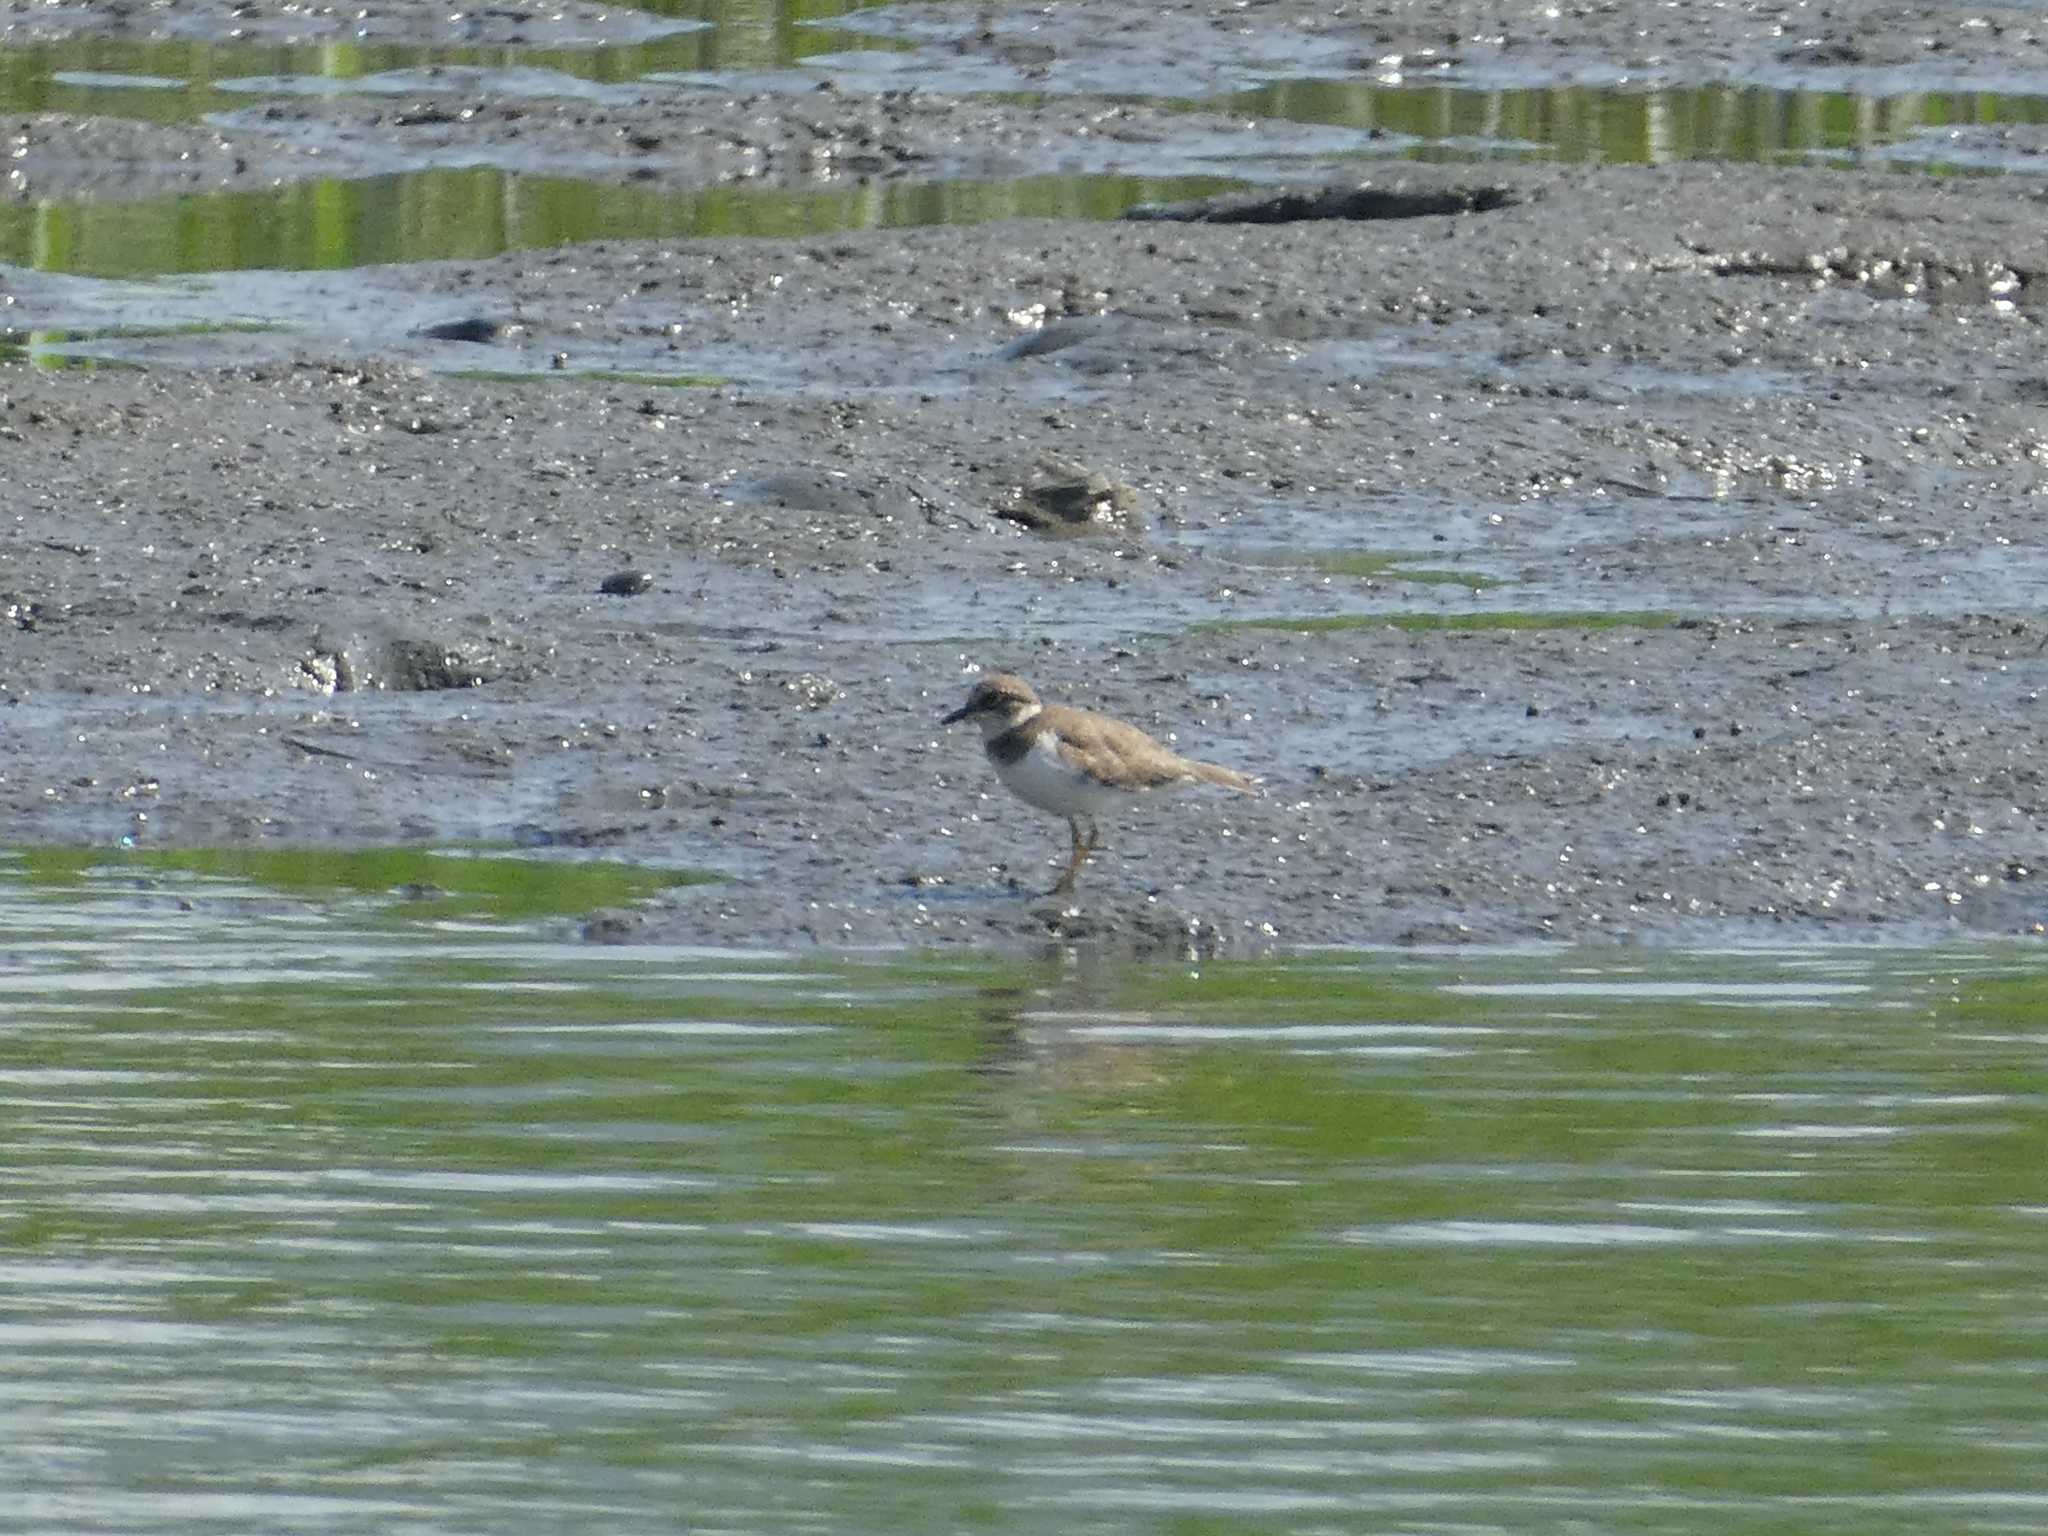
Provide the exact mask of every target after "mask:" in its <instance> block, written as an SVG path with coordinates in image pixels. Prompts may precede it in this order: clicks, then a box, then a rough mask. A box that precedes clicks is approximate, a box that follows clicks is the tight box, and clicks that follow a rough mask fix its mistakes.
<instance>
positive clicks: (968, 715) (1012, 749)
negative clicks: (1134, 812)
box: [944, 672, 1259, 896]
mask: <svg viewBox="0 0 2048 1536" xmlns="http://www.w3.org/2000/svg"><path fill="white" fill-rule="evenodd" d="M956 720H972V721H973V722H974V723H975V724H976V725H978V726H980V727H981V735H982V750H983V751H985V752H987V753H988V760H989V761H990V762H991V763H993V764H994V765H995V770H996V777H997V778H999V779H1001V780H1002V781H1003V787H1004V788H1005V789H1007V790H1009V792H1010V793H1011V794H1013V795H1015V796H1016V797H1017V798H1018V799H1019V800H1022V801H1023V802H1024V803H1025V804H1026V805H1035V806H1037V807H1038V808H1039V809H1040V810H1041V811H1050V812H1051V813H1052V814H1053V815H1055V816H1064V817H1065V818H1066V821H1067V830H1068V831H1070V832H1071V833H1072V834H1073V837H1074V846H1073V855H1072V857H1071V858H1069V859H1068V861H1067V872H1066V873H1065V874H1064V875H1062V876H1060V882H1059V884H1058V885H1055V886H1054V887H1053V888H1052V890H1051V892H1049V894H1050V895H1054V896H1063V895H1065V894H1066V893H1067V892H1068V891H1071V890H1072V889H1073V888H1074V881H1075V878H1076V877H1077V876H1079V875H1080V873H1081V866H1082V865H1083V864H1085V863H1087V862H1088V855H1089V854H1091V853H1094V852H1096V851H1097V850H1099V849H1100V848H1101V847H1102V840H1101V834H1100V832H1099V831H1098V830H1097V828H1096V825H1095V818H1096V817H1097V816H1100V815H1102V814H1103V813H1104V812H1107V811H1115V810H1121V809H1123V808H1124V807H1126V806H1128V805H1130V804H1131V803H1132V802H1133V801H1134V800H1136V799H1137V798H1138V797H1139V796H1140V795H1144V794H1148V793H1150V792H1151V791H1153V790H1159V789H1178V788H1179V787H1180V786H1181V785H1183V784H1221V785H1222V786H1223V787H1224V788H1225V789H1234V790H1237V791H1238V792H1239V793H1241V794H1247V795H1256V794H1257V793H1258V792H1259V783H1258V780H1256V779H1254V778H1251V777H1249V776H1247V775H1245V774H1242V773H1239V772H1238V771H1237V770H1236V769H1234V768H1219V767H1217V766H1216V764H1214V763H1198V762H1196V761H1195V760H1194V759H1193V758H1191V757H1182V756H1181V755H1180V754H1179V753H1178V752H1175V751H1173V750H1172V749H1171V748H1169V747H1165V746H1162V745H1161V744H1160V743H1158V742H1156V741H1154V740H1153V739H1152V738H1151V737H1150V736H1147V735H1146V734H1145V733H1144V732H1143V731H1141V730H1139V729H1138V728H1137V727H1136V726H1135V725H1131V724H1128V723H1127V722H1125V721H1122V720H1118V719H1115V718H1114V717H1112V716H1110V715H1098V714H1096V713H1095V712H1094V711H1093V710H1087V709H1069V708H1068V707H1067V706H1066V705H1064V704H1045V703H1041V702H1040V701H1039V697H1038V695H1037V693H1035V692H1034V691H1033V690H1032V687H1031V685H1030V684H1029V683H1027V682H1025V681H1024V679H1023V678H1021V677H1012V676H1010V674H1008V673H1007V672H995V673H991V674H990V675H989V676H987V677H984V678H983V679H982V680H981V681H980V682H978V683H976V684H975V685H974V691H973V692H971V693H969V694H968V695H967V702H966V703H965V704H962V705H961V706H960V707H959V708H958V709H956V710H954V711H953V713H951V714H950V715H948V716H946V718H945V721H944V723H945V724H947V725H951V724H953V722H954V721H956ZM1084 826H1085V827H1086V828H1087V832H1086V835H1085V836H1084V835H1083V833H1082V828H1083V827H1084Z"/></svg>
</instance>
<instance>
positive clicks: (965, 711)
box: [939, 704, 974, 725]
mask: <svg viewBox="0 0 2048 1536" xmlns="http://www.w3.org/2000/svg"><path fill="white" fill-rule="evenodd" d="M973 713H974V706H973V705H972V704H962V705H961V706H960V707H959V708H958V709H956V710H954V711H953V713H951V714H950V715H948V716H946V718H945V719H943V720H941V721H940V722H939V724H941V725H951V724H953V723H954V722H955V721H958V720H965V719H966V718H967V717H968V716H969V715H971V714H973Z"/></svg>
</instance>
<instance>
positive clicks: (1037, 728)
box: [989, 704, 1258, 795]
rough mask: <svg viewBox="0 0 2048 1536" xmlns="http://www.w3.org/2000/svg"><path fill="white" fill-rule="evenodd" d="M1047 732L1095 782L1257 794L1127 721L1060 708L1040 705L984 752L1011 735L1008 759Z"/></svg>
mask: <svg viewBox="0 0 2048 1536" xmlns="http://www.w3.org/2000/svg"><path fill="white" fill-rule="evenodd" d="M1047 731H1051V732H1053V733H1054V734H1056V735H1057V736H1058V737H1059V739H1060V743H1061V746H1062V748H1063V749H1064V751H1065V753H1066V755H1067V756H1068V757H1069V758H1070V759H1072V760H1074V761H1077V762H1079V763H1080V764H1081V765H1082V766H1084V767H1085V768H1087V769H1088V770H1089V771H1090V772H1092V773H1094V774H1096V775H1097V776H1098V777H1100V778H1104V779H1113V780H1119V781H1121V782H1124V783H1127V784H1129V785H1130V786H1131V787H1132V788H1134V789H1164V788H1165V787H1166V786H1167V785H1169V784H1178V783H1180V782H1181V781H1182V780H1184V779H1200V780H1201V781H1202V782H1204V783H1207V784H1220V785H1222V786H1223V787H1225V788H1226V789H1235V790H1238V791H1239V792H1241V793H1243V794H1248V795H1255V794H1257V793H1258V784H1257V781H1256V780H1253V779H1251V778H1248V777H1247V776H1246V775H1244V774H1242V773H1239V772H1238V771H1237V770H1236V769H1234V768H1224V767H1220V766H1218V765H1217V764H1215V763H1202V762H1197V761H1195V760H1194V759H1193V758H1191V757H1182V756H1181V755H1180V754H1179V753H1178V752H1176V751H1174V750H1173V749H1172V748H1171V747H1168V746H1166V745H1165V744H1164V743H1162V742H1159V741H1155V740H1153V738H1152V737H1150V736H1148V735H1147V734H1146V733H1145V732H1143V731H1141V730H1139V729H1138V728H1137V727H1136V726H1135V725H1132V724H1130V723H1128V722H1127V721H1123V720H1118V719H1115V718H1113V717H1112V716H1109V715H1098V714H1097V713H1095V711H1094V710H1092V709H1075V708H1072V707H1071V706H1069V705H1065V704H1048V705H1046V706H1045V708H1043V709H1041V710H1040V711H1039V712H1038V713H1037V714H1035V715H1033V716H1032V717H1031V718H1030V719H1029V720H1026V721H1024V722H1022V723H1021V724H1019V725H1017V726H1014V727H1013V728H1011V729H1010V730H1008V731H1005V732H1004V733H1003V734H1002V735H1001V736H999V737H997V738H996V739H995V740H994V741H991V742H990V743H989V750H990V751H991V752H999V750H1000V748H1001V746H1002V745H1003V744H1006V743H1008V741H1009V739H1010V738H1012V737H1015V738H1017V742H1016V745H1015V747H1014V749H1013V750H1012V751H1011V752H1008V753H1003V754H1002V755H1004V756H1005V757H1006V758H1007V759H1008V760H1012V761H1014V759H1015V757H1016V756H1018V755H1021V754H1022V753H1024V752H1026V751H1029V750H1030V747H1031V744H1032V742H1034V741H1036V740H1037V739H1038V738H1039V736H1041V735H1042V734H1044V733H1045V732H1047Z"/></svg>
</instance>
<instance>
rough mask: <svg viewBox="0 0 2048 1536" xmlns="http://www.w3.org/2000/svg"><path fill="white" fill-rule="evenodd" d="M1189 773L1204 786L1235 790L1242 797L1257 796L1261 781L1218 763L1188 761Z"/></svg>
mask: <svg viewBox="0 0 2048 1536" xmlns="http://www.w3.org/2000/svg"><path fill="white" fill-rule="evenodd" d="M1188 772H1189V773H1192V774H1193V775H1194V776H1195V777H1196V778H1198V779H1200V780H1201V781H1202V782H1203V783H1204V784H1221V785H1222V786H1223V787H1224V788H1225V789H1234V790H1236V791H1237V792H1238V793H1239V794H1241V795H1256V794H1257V793H1258V792H1259V781H1258V780H1257V779H1255V778H1253V777H1252V776H1251V775H1250V774H1245V773H1239V772H1238V771H1237V770H1236V769H1235V768H1224V767H1222V766H1220V765H1218V764H1216V763H1198V762H1195V761H1194V760H1193V759H1192V758H1190V759H1189V760H1188Z"/></svg>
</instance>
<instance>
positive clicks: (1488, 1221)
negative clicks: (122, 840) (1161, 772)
mask: <svg viewBox="0 0 2048 1536" xmlns="http://www.w3.org/2000/svg"><path fill="white" fill-rule="evenodd" d="M479 863H480V864H482V863H489V864H492V865H494V866H497V867H499V868H500V869H501V870H502V869H509V870H510V871H511V872H512V874H513V876H514V877H515V882H516V884H518V885H522V886H524V887H527V888H530V889H531V890H534V891H539V892H542V893H545V892H546V890H547V889H548V888H549V883H550V882H552V881H556V880H559V879H570V880H583V881H586V882H588V881H591V880H593V879H596V880H598V882H599V883H600V884H602V882H603V879H604V878H605V877H603V876H601V875H593V874H592V872H591V867H589V866H584V867H582V873H580V874H573V873H570V874H565V873H564V871H563V870H561V869H560V868H554V869H551V868H550V867H548V866H544V865H518V864H507V863H505V862H504V861H479ZM444 867H446V866H444ZM322 868H326V866H322ZM350 868H351V869H352V870H353V873H352V874H351V873H346V872H344V873H343V874H341V875H340V876H338V877H337V878H336V879H335V880H334V882H333V883H331V884H330V885H328V886H326V887H324V888H323V887H321V886H320V885H318V884H317V883H316V882H313V881H311V880H297V881H290V880H284V881H281V880H280V879H278V878H277V877H276V874H275V871H272V872H270V873H268V874H266V875H264V876H263V877H262V878H257V877H254V876H251V875H250V874H247V873H241V874H238V873H236V872H235V866H234V865H233V863H232V861H229V862H227V863H224V864H216V865H214V866H207V865H206V864H205V863H204V862H203V861H201V862H199V863H197V864H195V863H193V862H191V861H188V862H187V863H186V865H185V866H184V867H181V868H173V867H166V866H162V865H139V864H136V863H134V862H120V861H107V862H101V861H99V860H97V859H94V858H90V857H68V858H66V859H62V860H56V861H52V860H50V859H47V858H43V857H41V856H35V857H31V856H17V857H14V858H11V859H8V858H0V972H4V974H5V997H6V1001H5V1003H4V1004H0V1142H4V1148H5V1152H4V1158H5V1167H6V1169H7V1177H6V1180H5V1182H4V1184H0V1347H4V1350H5V1359H6V1369H5V1376H4V1387H0V1488H5V1489H7V1490H8V1493H7V1498H6V1504H7V1507H6V1509H5V1512H4V1513H0V1525H6V1524H8V1523H9V1522H10V1521H12V1522H18V1523H19V1524H18V1527H12V1528H22V1529H31V1528H32V1529H37V1530H45V1531H65V1532H124V1533H135V1532H169V1531H177V1532H208V1533H218V1532H254V1531H278V1530H291V1531H295V1532H339V1531H366V1532H367V1531H375V1532H380V1533H386V1532H426V1531H436V1532H443V1531H487V1530H488V1531H511V1530H517V1531H531V1532H543V1531H544V1532H550V1533H560V1532H604V1533H608V1536H617V1533H621V1532H640V1531H676V1530H683V1529H688V1530H701V1531H714V1530H716V1531H748V1532H778V1533H780V1532H799V1531H818V1532H827V1531H829V1532H955V1531H962V1530H968V1529H979V1530H991V1531H1032V1532H1049V1533H1050V1532H1058V1533H1072V1532H1110V1531H1116V1532H1129V1531H1143V1532H1154V1531H1156V1532H1174V1533H1190V1532H1204V1533H1207V1532H1225V1531H1230V1532H1235V1531H1262V1532H1263V1531H1304V1532H1306V1531H1315V1532H1325V1531H1359V1530H1373V1531H1403V1532H1408V1531H1416V1532H1423V1531H1427V1532H1475V1531H1496V1530H1536V1529H1543V1530H1567V1529H1578V1530H1599V1531H1672V1532H1679V1531H1684V1532H1698V1531H1784V1532H1791V1531H1817V1530H1840V1531H1857V1532H1870V1531H1900V1532H1905V1531H1912V1532H1926V1531H2019V1530H2041V1529H2044V1528H2048V1406H2044V1404H2048V1112H2044V1088H2048V1071H2044V1059H2048V1027H2044V1024H2043V1022H2042V1021H2043V1018H2044V1006H2048V989H2044V987H2043V985H2042V982H2041V977H2042V975H2043V974H2044V970H2048V968H2044V967H2043V966H2042V963H2041V961H2040V959H2039V956H2038V953H2037V951H2035V950H2033V949H2019V948H2014V949H1998V950H1989V951H1975V952H1938V951H1936V952H1917V953H1915V952H1906V953H1903V954H1901V953H1890V954H1886V953H1881V952H1875V951H1865V950H1830V951H1795V952H1777V953H1756V952H1744V953H1733V954H1689V955H1663V956H1655V955H1641V954H1631V953H1628V952H1626V951H1622V950H1601V951H1597V952H1590V953H1588V952H1576V953H1575V952H1556V951H1547V952H1537V953H1527V954H1486V955H1464V954H1439V955H1390V954H1373V955H1364V956H1350V957H1322V958H1316V959H1310V960H1301V961H1293V962H1287V963H1278V964H1275V963H1241V964H1232V965H1216V966H1210V967H1207V968H1204V969H1201V970H1200V971H1197V970H1195V969H1192V968H1189V967H1186V966H1163V967H1153V968H1136V969H1133V968H1128V967H1110V966H1102V965H1090V964H1087V963H1085V962H1079V963H1077V962H1073V961H1068V962H1064V963H1062V962H1052V961H1049V962H1046V963H1043V964H1038V963H1032V962H1027V961H1021V960H1010V959H1004V958H1000V957H995V956H982V957H962V958H943V959H938V960H932V961H897V960H891V961H878V962H862V961H852V960H845V959H835V958H831V957H821V956H816V955H800V956H784V955H775V954H735V953H717V952H710V951H690V950H680V949H637V948H603V947H596V946H588V945H583V944H579V943H573V942H567V941H562V940H557V939H551V938H550V937H549V936H548V935H549V933H550V932H551V931H552V930H551V929H550V928H549V927H548V925H547V922H546V921H545V920H540V919H535V918H530V917H527V918H521V919H519V920H516V921H515V920H514V919H513V918H511V917H509V916H507V915H505V912H504V911H503V910H494V907H493V903H492V902H490V901H488V900H482V899H481V898H480V899H479V900H472V901H464V900H462V899H457V897H459V894H460V893H459V892H458V893H457V897H451V896H450V895H449V893H448V892H447V891H446V890H445V889H443V888H442V886H443V885H445V882H442V884H434V883H432V882H426V881H415V880H413V879H411V878H409V877H408V878H403V879H397V878H395V879H394V883H393V884H392V885H390V886H388V887H387V886H383V885H380V883H379V882H380V880H382V879H383V878H385V875H383V874H379V873H378V871H377V869H374V868H370V867H368V866H351V867H350ZM387 873H393V872H387ZM395 873H402V871H400V872H395ZM460 883H461V882H458V884H460ZM482 884H483V885H486V886H490V887H491V888H492V889H499V890H511V889H513V888H514V884H510V883H507V882H505V881H503V880H494V881H484V882H482ZM579 889H581V888H579ZM582 896H583V898H584V899H592V898H593V897H596V898H597V899H606V898H603V897H602V896H601V895H600V894H599V893H598V892H596V891H594V890H590V889H583V890H582ZM499 905H500V907H502V905H503V904H502V903H500V904H499ZM515 905H516V904H515ZM546 907H547V902H546V901H545V900H543V901H540V902H539V903H538V905H537V906H536V905H533V904H529V905H528V906H526V907H524V908H521V909H520V910H524V911H544V910H545V909H546Z"/></svg>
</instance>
